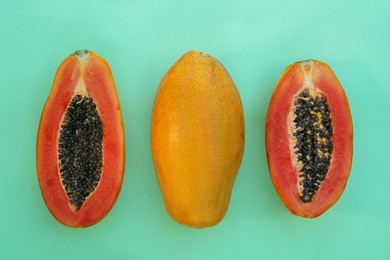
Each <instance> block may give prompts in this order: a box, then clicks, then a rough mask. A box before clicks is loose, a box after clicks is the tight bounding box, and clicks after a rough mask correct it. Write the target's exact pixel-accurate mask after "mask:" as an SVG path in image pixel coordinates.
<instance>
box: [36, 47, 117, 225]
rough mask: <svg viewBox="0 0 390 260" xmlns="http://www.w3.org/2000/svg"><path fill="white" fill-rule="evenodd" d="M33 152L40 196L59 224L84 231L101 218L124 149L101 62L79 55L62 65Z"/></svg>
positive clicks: (110, 85) (107, 73) (104, 65)
mask: <svg viewBox="0 0 390 260" xmlns="http://www.w3.org/2000/svg"><path fill="white" fill-rule="evenodd" d="M36 149H37V150H36V164H37V173H38V181H39V185H40V188H41V192H42V196H43V198H44V201H45V203H46V206H47V207H48V209H49V211H50V212H51V213H52V215H53V216H54V217H55V218H56V219H57V220H58V221H59V222H61V223H62V224H64V225H67V226H71V227H86V226H90V225H93V224H96V223H97V222H99V221H100V220H101V219H102V218H103V217H104V216H106V214H107V213H108V212H109V211H110V209H111V208H112V207H113V205H114V203H115V201H116V199H117V197H118V195H119V192H120V189H121V186H122V180H123V171H124V164H125V143H124V132H123V123H122V116H121V111H120V106H119V100H118V96H117V93H116V89H115V85H114V80H113V77H112V74H111V70H110V67H109V65H108V64H107V62H106V61H105V60H104V59H103V58H101V57H99V56H98V55H96V54H95V53H93V52H91V51H87V50H80V51H76V52H75V53H74V54H72V55H70V56H69V57H68V58H67V59H65V60H64V61H63V62H62V64H61V66H60V67H59V69H58V71H57V73H56V76H55V79H54V83H53V86H52V89H51V92H50V95H49V97H48V99H47V101H46V104H45V106H44V109H43V112H42V115H41V121H40V124H39V130H38V137H37V146H36Z"/></svg>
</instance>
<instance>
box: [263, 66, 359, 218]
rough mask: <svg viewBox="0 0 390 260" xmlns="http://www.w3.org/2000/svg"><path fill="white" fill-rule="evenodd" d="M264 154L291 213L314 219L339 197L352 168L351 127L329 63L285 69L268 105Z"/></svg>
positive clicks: (338, 85)
mask: <svg viewBox="0 0 390 260" xmlns="http://www.w3.org/2000/svg"><path fill="white" fill-rule="evenodd" d="M266 150H267V157H268V165H269V169H270V174H271V178H272V182H273V184H274V186H275V188H276V191H277V192H278V194H279V196H280V198H281V200H282V201H283V202H284V204H285V205H286V207H287V208H288V209H289V210H290V211H291V212H292V213H294V214H295V215H298V216H302V217H307V218H314V217H317V216H319V215H321V214H322V213H324V212H325V211H326V210H327V209H329V208H330V207H331V206H332V205H333V204H335V203H336V201H337V200H338V199H339V197H340V196H341V194H342V192H343V191H344V188H345V186H346V184H347V180H348V177H349V175H350V170H351V165H352V152H353V126H352V117H351V112H350V108H349V104H348V100H347V97H346V95H345V93H344V90H343V88H342V87H341V85H340V83H339V81H338V79H337V78H336V76H335V74H334V73H333V71H332V70H331V68H330V67H329V66H328V65H327V64H325V63H322V62H319V61H316V60H307V61H303V62H297V63H294V64H292V65H290V66H289V67H288V68H287V69H286V70H285V71H284V73H283V75H282V76H281V78H280V79H279V82H278V83H277V85H276V88H275V90H274V92H273V95H272V98H271V102H270V104H269V107H268V112H267V119H266Z"/></svg>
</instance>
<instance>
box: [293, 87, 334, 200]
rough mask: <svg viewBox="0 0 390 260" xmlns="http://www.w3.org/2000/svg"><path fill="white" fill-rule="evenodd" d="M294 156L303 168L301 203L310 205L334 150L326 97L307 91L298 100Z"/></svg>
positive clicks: (301, 172) (296, 105) (296, 104)
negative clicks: (313, 94) (312, 94)
mask: <svg viewBox="0 0 390 260" xmlns="http://www.w3.org/2000/svg"><path fill="white" fill-rule="evenodd" d="M294 113H295V115H296V118H295V120H294V123H295V130H294V133H293V135H294V137H295V138H296V141H297V142H296V146H295V147H294V148H295V154H296V155H297V158H298V161H300V162H302V164H303V166H302V168H301V169H300V170H299V172H300V175H299V177H300V180H301V181H300V185H302V186H303V190H302V193H301V197H300V199H301V201H302V202H304V203H309V202H311V201H313V197H314V195H315V194H316V192H317V191H318V189H319V188H320V186H321V184H322V182H323V181H324V180H325V177H326V175H327V173H328V169H329V166H330V161H331V159H332V151H333V143H332V136H333V128H332V120H331V117H330V111H329V107H328V104H327V102H326V98H325V97H323V96H321V95H317V96H315V97H313V96H311V95H310V94H309V92H308V91H307V90H306V89H305V90H303V91H302V92H301V93H300V94H299V95H298V97H297V98H296V100H295V110H294Z"/></svg>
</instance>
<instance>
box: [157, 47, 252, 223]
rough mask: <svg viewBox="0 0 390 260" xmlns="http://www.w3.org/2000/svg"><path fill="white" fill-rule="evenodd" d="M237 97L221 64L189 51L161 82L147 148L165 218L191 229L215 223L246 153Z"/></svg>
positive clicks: (228, 199) (234, 87) (206, 56)
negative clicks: (160, 194)
mask: <svg viewBox="0 0 390 260" xmlns="http://www.w3.org/2000/svg"><path fill="white" fill-rule="evenodd" d="M244 135H245V133H244V112H243V108H242V103H241V98H240V94H239V92H238V90H237V88H236V86H235V84H234V82H233V80H232V79H231V77H230V75H229V73H228V72H227V71H226V69H225V68H224V67H223V65H222V64H221V63H220V62H219V61H217V60H216V59H214V58H213V57H211V56H210V55H207V54H203V53H201V52H198V51H189V52H187V53H186V54H185V55H184V56H183V57H181V58H180V59H179V60H178V61H177V62H176V64H174V65H173V66H172V67H171V68H170V70H169V71H168V72H167V73H166V74H165V76H164V77H163V79H162V81H161V83H160V86H159V88H158V90H157V94H156V97H155V101H154V107H153V114H152V124H151V149H152V155H153V162H154V166H155V169H156V172H157V177H158V181H159V184H160V188H161V191H162V194H163V197H164V201H165V205H166V208H167V211H168V213H169V215H170V216H171V217H172V219H174V220H175V221H177V222H178V223H181V224H184V225H186V226H189V227H195V228H205V227H209V226H214V225H216V224H218V223H219V222H220V221H221V220H222V219H223V217H224V216H225V214H226V212H227V209H228V207H229V202H230V197H231V193H232V189H233V185H234V181H235V179H236V176H237V172H238V170H239V168H240V164H241V160H242V156H243V152H244Z"/></svg>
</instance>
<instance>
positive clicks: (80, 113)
mask: <svg viewBox="0 0 390 260" xmlns="http://www.w3.org/2000/svg"><path fill="white" fill-rule="evenodd" d="M102 142H103V127H102V122H101V120H100V116H99V114H98V111H97V110H96V105H95V103H94V102H93V99H92V98H89V97H82V96H80V95H76V96H75V97H74V98H73V99H72V101H71V103H70V105H69V107H68V109H67V111H66V114H65V116H64V119H63V122H62V124H61V130H60V137H59V145H58V154H59V167H60V174H61V177H62V184H63V185H64V187H65V190H66V192H67V194H68V198H69V201H70V203H71V204H73V205H75V206H76V208H77V210H79V209H80V208H81V206H82V205H83V203H84V201H85V199H86V198H87V197H88V195H89V194H90V193H91V192H93V191H94V190H95V188H96V186H97V185H98V183H99V180H100V176H101V173H102V167H103V154H102Z"/></svg>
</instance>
